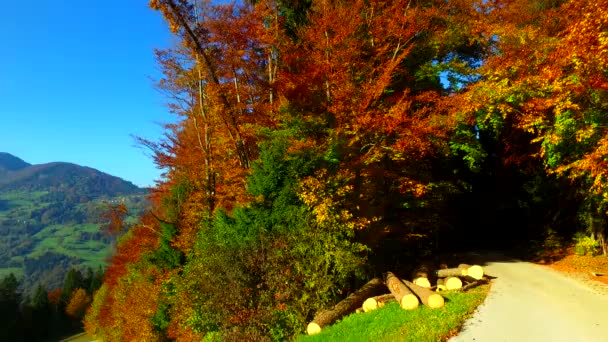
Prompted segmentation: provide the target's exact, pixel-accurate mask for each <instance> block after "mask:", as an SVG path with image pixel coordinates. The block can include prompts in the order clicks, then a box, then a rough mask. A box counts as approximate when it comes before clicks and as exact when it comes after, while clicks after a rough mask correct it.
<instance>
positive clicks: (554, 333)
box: [449, 257, 608, 342]
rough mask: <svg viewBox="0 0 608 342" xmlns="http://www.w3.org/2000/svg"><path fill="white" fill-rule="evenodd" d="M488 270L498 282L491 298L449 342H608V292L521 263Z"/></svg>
mask: <svg viewBox="0 0 608 342" xmlns="http://www.w3.org/2000/svg"><path fill="white" fill-rule="evenodd" d="M495 259H500V258H498V257H497V258H495ZM503 259H504V258H503ZM484 269H485V273H486V274H488V275H490V276H493V277H496V279H494V281H493V285H492V289H491V291H490V294H489V295H488V297H487V298H486V301H485V302H484V304H482V305H481V306H479V308H478V309H477V312H476V313H475V314H474V315H473V317H472V318H471V319H469V320H468V321H467V322H466V323H465V326H464V328H463V330H462V332H461V333H460V335H458V336H456V337H453V338H451V339H450V340H449V341H451V342H459V341H476V342H479V341H480V342H485V341H490V342H500V341H513V342H524V341H535V342H537V341H551V342H555V341H569V342H573V341H574V342H595V341H598V342H606V341H608V295H607V293H608V292H607V291H598V289H597V288H595V289H594V288H593V287H591V286H588V285H587V284H584V283H581V282H579V281H577V280H575V279H572V278H568V277H566V276H564V275H562V274H561V273H558V272H557V271H554V270H552V269H549V268H547V267H543V266H539V265H535V264H531V263H527V262H521V261H517V260H509V261H490V262H487V265H486V266H484ZM602 292H603V293H602Z"/></svg>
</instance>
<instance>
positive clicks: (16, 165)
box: [0, 152, 31, 172]
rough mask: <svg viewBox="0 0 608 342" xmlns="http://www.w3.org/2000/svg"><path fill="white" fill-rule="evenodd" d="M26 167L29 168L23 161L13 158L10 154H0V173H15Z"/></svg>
mask: <svg viewBox="0 0 608 342" xmlns="http://www.w3.org/2000/svg"><path fill="white" fill-rule="evenodd" d="M28 166H31V165H30V164H28V163H26V162H24V161H23V160H21V159H19V158H17V157H15V156H13V155H12V154H8V153H6V152H0V172H2V171H5V172H6V171H17V170H21V169H25V168H26V167H28Z"/></svg>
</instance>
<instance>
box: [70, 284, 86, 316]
mask: <svg viewBox="0 0 608 342" xmlns="http://www.w3.org/2000/svg"><path fill="white" fill-rule="evenodd" d="M90 303H91V296H89V295H88V294H87V291H86V290H84V289H80V288H78V289H75V290H74V291H72V295H71V297H70V301H69V302H68V305H67V306H66V307H65V313H66V314H67V315H68V316H70V317H73V318H76V319H79V318H82V316H84V313H85V310H86V309H87V307H88V306H89V304H90Z"/></svg>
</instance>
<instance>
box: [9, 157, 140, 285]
mask: <svg viewBox="0 0 608 342" xmlns="http://www.w3.org/2000/svg"><path fill="white" fill-rule="evenodd" d="M146 194H147V190H145V189H142V188H139V187H137V186H135V185H134V184H133V183H131V182H128V181H125V180H123V179H121V178H119V177H115V176H112V175H109V174H107V173H104V172H101V171H98V170H95V169H93V168H90V167H85V166H80V165H76V164H71V163H64V162H53V163H47V164H39V165H31V164H28V163H27V162H25V161H23V160H22V159H20V158H18V157H16V156H13V155H11V154H9V153H4V152H2V153H0V277H2V276H3V275H5V274H8V273H9V272H13V273H16V274H17V275H20V276H22V277H23V283H24V284H25V286H26V287H31V286H35V285H36V284H37V283H39V282H42V283H43V285H44V286H45V287H47V289H51V288H55V287H59V286H61V282H62V281H63V276H64V274H65V273H66V272H67V270H68V268H69V267H77V268H83V267H86V266H89V267H92V268H98V267H99V266H104V265H105V260H106V258H107V257H108V256H110V253H111V250H112V244H113V243H114V242H115V237H112V236H108V235H107V234H105V233H103V232H102V227H103V226H104V224H105V222H104V219H103V213H104V211H105V210H107V207H108V204H117V203H124V204H125V205H126V206H127V208H128V209H129V216H128V217H127V218H126V220H127V221H128V222H130V223H133V222H135V221H136V220H137V217H138V216H139V214H141V213H142V212H143V210H145V208H146V207H147V205H148V203H147V199H146Z"/></svg>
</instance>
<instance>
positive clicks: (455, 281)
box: [445, 277, 462, 290]
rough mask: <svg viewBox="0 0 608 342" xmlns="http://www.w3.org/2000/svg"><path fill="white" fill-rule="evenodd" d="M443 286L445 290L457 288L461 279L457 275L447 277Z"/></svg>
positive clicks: (459, 286) (460, 283)
mask: <svg viewBox="0 0 608 342" xmlns="http://www.w3.org/2000/svg"><path fill="white" fill-rule="evenodd" d="M445 288H446V289H447V290H458V289H460V288H462V280H460V278H458V277H449V278H447V279H446V280H445Z"/></svg>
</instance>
